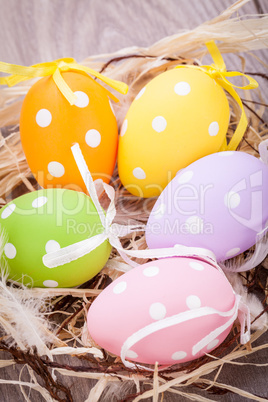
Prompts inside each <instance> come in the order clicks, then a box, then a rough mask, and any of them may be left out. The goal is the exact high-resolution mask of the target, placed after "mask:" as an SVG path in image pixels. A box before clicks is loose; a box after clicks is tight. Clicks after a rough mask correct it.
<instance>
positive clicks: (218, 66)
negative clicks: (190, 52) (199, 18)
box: [175, 41, 258, 151]
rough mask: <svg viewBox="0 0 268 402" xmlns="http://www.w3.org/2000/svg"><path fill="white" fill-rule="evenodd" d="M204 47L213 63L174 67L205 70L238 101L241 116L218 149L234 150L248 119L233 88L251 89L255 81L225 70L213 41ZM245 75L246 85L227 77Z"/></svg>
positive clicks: (254, 86)
mask: <svg viewBox="0 0 268 402" xmlns="http://www.w3.org/2000/svg"><path fill="white" fill-rule="evenodd" d="M206 47H207V49H208V51H209V53H210V55H211V57H212V59H213V61H214V63H215V64H212V65H210V66H191V65H190V66H187V65H182V66H177V67H175V68H185V67H186V68H195V69H198V70H201V71H203V72H205V73H206V74H207V75H209V76H210V77H211V78H213V79H214V80H215V81H216V82H217V83H218V84H219V85H220V86H221V87H222V88H224V89H225V90H226V91H227V92H229V94H230V95H231V96H232V97H233V98H234V99H235V101H236V102H237V103H238V105H239V107H240V109H241V117H240V121H239V123H238V125H237V128H236V130H235V132H234V134H233V137H232V139H231V141H230V142H229V144H228V146H227V143H226V140H225V142H224V144H223V145H222V147H221V149H220V151H234V150H235V149H236V148H237V147H238V144H239V142H240V141H241V139H242V137H243V135H244V133H245V131H246V128H247V125H248V120H247V116H246V113H245V110H244V106H243V103H242V101H241V99H240V97H239V95H238V93H237V92H236V91H235V89H234V88H240V89H253V88H257V87H258V83H257V81H255V80H254V78H252V77H250V76H248V75H246V74H243V73H240V72H238V71H230V72H228V71H226V66H225V63H224V60H223V58H222V55H221V53H220V51H219V49H218V47H217V46H216V44H215V42H214V41H210V42H207V43H206ZM239 76H240V77H245V78H246V79H247V80H248V82H249V83H248V85H245V86H242V87H239V86H236V85H234V84H232V83H231V82H230V81H229V80H228V79H227V77H228V78H229V77H239Z"/></svg>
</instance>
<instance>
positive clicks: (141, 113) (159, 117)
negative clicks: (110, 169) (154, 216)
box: [118, 67, 229, 197]
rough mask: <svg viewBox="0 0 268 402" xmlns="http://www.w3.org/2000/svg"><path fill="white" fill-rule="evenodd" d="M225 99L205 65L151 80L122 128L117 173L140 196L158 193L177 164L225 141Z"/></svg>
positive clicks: (206, 152) (193, 158) (132, 191)
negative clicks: (205, 71)
mask: <svg viewBox="0 0 268 402" xmlns="http://www.w3.org/2000/svg"><path fill="white" fill-rule="evenodd" d="M228 124H229V104H228V101H227V97H226V95H225V92H224V90H223V89H222V88H221V87H220V85H219V84H217V83H216V81H215V80H214V79H212V78H211V77H210V76H208V75H207V74H205V73H204V72H203V71H200V70H197V69H191V68H187V67H185V68H179V69H178V68H177V69H173V70H169V71H166V72H164V73H162V74H160V75H159V76H157V77H156V78H154V79H153V80H152V81H150V82H149V83H148V84H147V85H146V86H145V87H144V88H143V89H142V90H141V91H140V92H139V94H138V95H137V96H136V98H135V100H134V101H133V103H132V104H131V106H130V108H129V110H128V113H127V115H126V117H125V120H124V122H123V125H122V128H121V133H120V134H121V135H120V139H119V150H118V169H119V176H120V179H121V181H122V183H123V185H124V186H125V187H126V188H127V190H128V191H129V192H130V193H132V194H134V195H137V196H139V197H154V196H158V195H159V194H160V193H161V192H162V191H163V189H164V188H165V187H166V185H167V184H168V183H169V182H170V180H171V179H172V178H173V177H174V176H175V175H176V173H177V172H178V170H180V169H182V168H184V167H186V166H188V165H189V164H190V163H192V162H194V161H195V160H197V159H200V158H201V157H203V156H205V155H208V154H211V153H214V152H217V151H219V150H220V148H221V146H222V145H223V143H224V141H225V135H226V132H227V129H228Z"/></svg>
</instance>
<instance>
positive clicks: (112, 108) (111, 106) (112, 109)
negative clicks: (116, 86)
mask: <svg viewBox="0 0 268 402" xmlns="http://www.w3.org/2000/svg"><path fill="white" fill-rule="evenodd" d="M109 105H110V108H111V111H112V112H113V114H114V115H115V111H114V107H113V105H112V102H111V101H110V100H109Z"/></svg>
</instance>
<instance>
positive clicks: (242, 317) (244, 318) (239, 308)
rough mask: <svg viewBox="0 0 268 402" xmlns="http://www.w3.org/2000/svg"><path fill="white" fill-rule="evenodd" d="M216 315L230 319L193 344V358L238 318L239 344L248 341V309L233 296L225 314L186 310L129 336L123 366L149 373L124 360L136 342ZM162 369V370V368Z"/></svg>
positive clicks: (123, 349) (214, 311)
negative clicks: (174, 327)
mask: <svg viewBox="0 0 268 402" xmlns="http://www.w3.org/2000/svg"><path fill="white" fill-rule="evenodd" d="M214 314H217V315H219V316H221V317H230V318H229V320H228V321H226V322H225V324H223V325H221V326H220V327H218V328H216V329H215V330H213V331H212V332H210V333H209V334H208V335H206V336H205V337H204V338H203V339H201V340H200V341H199V342H198V343H197V344H195V345H194V346H193V348H192V355H193V357H194V356H195V355H196V354H197V353H198V352H200V350H202V349H203V348H204V347H206V346H208V345H209V344H210V342H212V341H214V340H215V339H216V338H217V337H218V336H219V335H221V334H222V333H223V332H224V331H226V329H227V328H229V327H230V326H231V325H232V323H233V322H234V321H235V319H236V318H237V316H238V318H239V321H240V325H241V334H240V342H241V343H242V344H245V343H247V342H248V341H249V339H250V313H249V309H248V307H247V306H246V305H245V304H244V303H242V302H241V296H239V295H236V296H235V303H234V306H233V307H232V309H231V310H229V311H227V312H222V311H219V310H216V309H214V308H212V307H200V308H197V309H193V310H186V311H183V312H182V313H179V314H176V315H173V316H171V317H167V318H164V319H162V320H159V321H156V322H153V323H152V324H149V325H147V326H146V327H143V328H141V329H139V330H138V331H137V332H135V333H134V334H132V335H131V336H129V337H128V338H127V339H126V341H125V342H124V344H123V346H122V348H121V355H120V357H121V360H122V362H123V363H124V365H125V366H126V367H128V368H131V369H132V368H142V369H146V370H149V371H151V369H150V368H148V367H144V366H141V365H138V364H135V363H131V362H129V361H127V360H126V355H127V352H128V351H129V349H131V348H132V347H133V346H135V345H136V344H137V343H138V342H140V341H141V340H143V339H144V338H146V337H147V336H149V335H152V334H154V333H156V332H158V331H160V330H162V329H165V328H169V327H173V326H176V325H178V324H181V323H183V322H186V321H190V320H193V319H195V318H199V317H206V316H210V315H214ZM246 322H247V331H246V332H245V323H246ZM165 367H166V366H165ZM162 369H163V368H162Z"/></svg>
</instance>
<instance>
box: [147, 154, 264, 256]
mask: <svg viewBox="0 0 268 402" xmlns="http://www.w3.org/2000/svg"><path fill="white" fill-rule="evenodd" d="M267 222H268V167H267V165H265V164H264V163H263V162H262V161H261V160H259V159H257V158H255V157H254V156H252V155H249V154H246V153H244V152H236V151H226V152H219V153H215V154H212V155H208V156H205V157H204V158H202V159H200V160H198V161H196V162H194V163H192V164H191V165H190V166H188V167H186V168H185V169H182V170H181V171H180V172H179V173H178V174H177V176H176V177H175V178H174V179H173V180H172V181H171V182H170V183H169V184H168V186H167V187H166V188H165V190H164V191H163V192H162V194H161V195H160V197H159V198H158V200H157V202H156V204H155V206H154V208H153V210H152V212H151V214H150V217H149V219H148V222H147V227H146V241H147V244H148V246H149V248H159V247H160V248H161V247H173V246H174V245H175V244H183V245H185V246H191V247H203V248H206V249H209V250H211V251H213V253H214V254H215V255H216V258H217V261H224V260H226V259H229V258H231V257H234V256H236V255H238V254H240V253H242V252H244V251H245V250H247V249H248V248H250V247H252V246H253V245H254V244H255V243H256V236H257V234H258V233H259V232H261V231H262V230H263V229H264V228H265V227H266V226H267Z"/></svg>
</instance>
